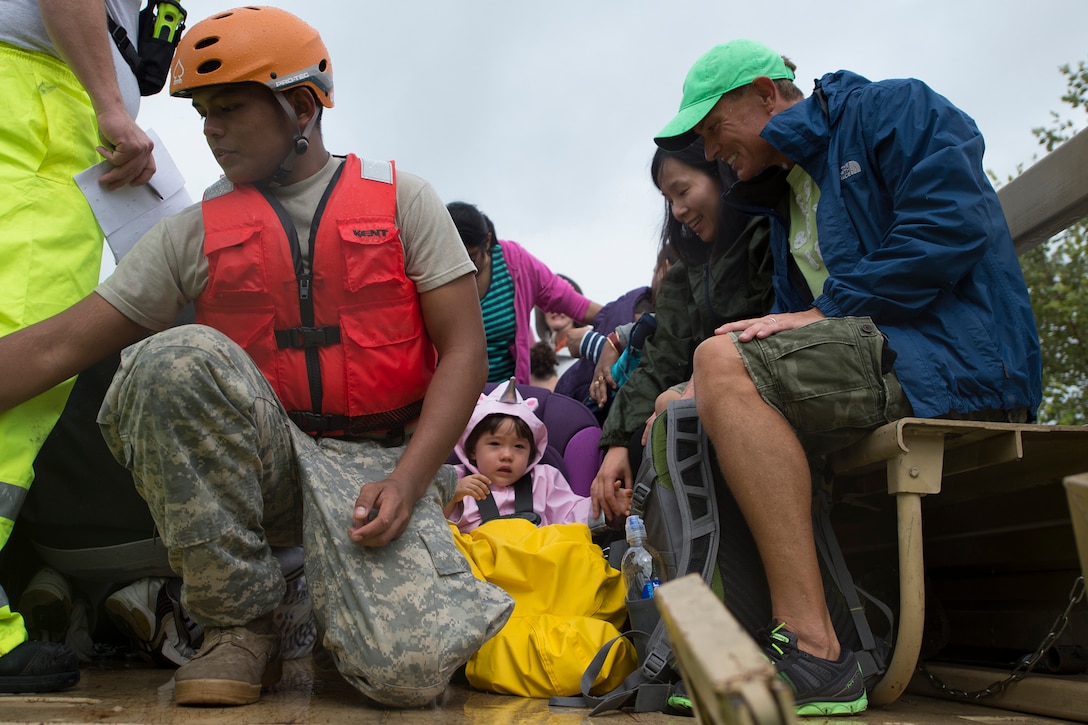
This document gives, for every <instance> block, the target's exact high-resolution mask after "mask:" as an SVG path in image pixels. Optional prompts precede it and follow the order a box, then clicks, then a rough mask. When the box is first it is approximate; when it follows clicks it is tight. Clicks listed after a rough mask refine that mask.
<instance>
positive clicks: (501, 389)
mask: <svg viewBox="0 0 1088 725" xmlns="http://www.w3.org/2000/svg"><path fill="white" fill-rule="evenodd" d="M539 406H540V401H538V400H537V399H536V398H529V399H527V400H526V399H525V398H522V397H521V393H520V392H518V389H517V387H516V386H515V385H514V379H513V378H511V379H510V380H509V382H507V383H505V384H503V383H500V384H499V385H497V386H495V389H494V390H493V391H491V393H490V394H489V395H483V394H482V393H481V395H480V398H479V399H478V400H477V401H476V408H475V409H474V410H473V411H472V416H471V417H470V418H469V419H468V425H466V426H465V430H464V432H462V433H461V437H460V438H459V439H458V440H457V445H456V446H454V448H453V451H454V453H456V454H457V458H458V460H460V461H461V463H462V464H464V466H465V467H466V468H468V469H469V470H470V471H472V472H473V473H479V471H478V470H477V469H476V465H475V464H474V463H472V462H471V461H469V459H468V454H467V453H466V452H465V441H466V440H467V439H468V437H469V435H470V434H471V433H472V431H474V430H475V429H476V426H478V425H479V424H480V421H482V420H483V419H484V418H486V417H487V416H489V415H491V414H492V413H502V414H503V415H512V416H514V417H516V418H521V419H522V420H523V421H525V423H526V424H527V425H528V426H529V430H531V431H532V432H533V442H534V444H535V446H536V455H534V456H533V458H532V459H530V461H529V468H530V469H531V468H532V467H533V466H535V465H536V464H537V463H540V459H541V458H543V457H544V449H545V448H547V447H548V429H547V428H545V427H544V422H543V421H541V420H540V418H537V417H536V414H535V413H534V412H533V411H535V410H536V409H537V408H538V407H539Z"/></svg>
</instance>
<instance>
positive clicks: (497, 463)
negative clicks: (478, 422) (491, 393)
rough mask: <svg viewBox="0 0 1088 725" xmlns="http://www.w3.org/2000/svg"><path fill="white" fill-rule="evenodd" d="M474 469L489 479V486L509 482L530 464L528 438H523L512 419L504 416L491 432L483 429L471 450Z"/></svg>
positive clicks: (504, 484)
mask: <svg viewBox="0 0 1088 725" xmlns="http://www.w3.org/2000/svg"><path fill="white" fill-rule="evenodd" d="M473 453H474V454H475V457H476V460H475V463H476V470H478V471H479V472H480V473H482V474H484V475H485V476H487V477H488V478H489V479H491V485H492V486H510V485H512V484H514V483H516V482H517V480H518V479H519V478H521V477H522V476H524V475H525V469H526V468H528V467H529V441H528V440H526V439H525V438H522V437H521V436H519V435H518V433H517V428H515V427H514V421H512V420H504V421H502V423H500V424H499V427H498V428H496V429H495V432H494V433H484V434H483V435H482V436H480V440H478V441H476V450H475V451H474V452H473Z"/></svg>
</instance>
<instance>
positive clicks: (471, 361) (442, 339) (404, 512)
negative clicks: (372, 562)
mask: <svg viewBox="0 0 1088 725" xmlns="http://www.w3.org/2000/svg"><path fill="white" fill-rule="evenodd" d="M420 300H421V302H422V305H423V322H424V324H425V325H426V327H427V333H428V334H429V335H430V337H431V340H432V341H433V342H434V346H435V349H436V350H437V351H438V367H437V369H436V370H435V372H434V377H433V378H432V379H431V384H430V387H428V389H427V395H426V397H425V398H424V401H423V412H422V413H421V414H420V417H419V424H418V425H417V426H416V430H415V433H413V434H412V438H411V440H410V441H409V442H408V445H407V447H406V448H405V449H404V455H403V456H401V459H400V461H399V462H398V463H397V467H396V468H395V469H393V472H392V473H390V474H389V477H388V478H386V479H385V480H384V481H377V482H374V483H368V484H366V485H364V486H363V488H362V491H361V492H360V493H359V498H358V499H357V500H356V502H355V505H356V507H357V508H356V512H355V514H356V517H355V520H354V523H353V528H352V530H351V537H352V539H354V540H355V541H356V542H358V543H360V544H363V545H365V546H382V545H384V544H387V543H389V542H390V541H392V540H393V539H395V538H397V537H398V536H400V535H401V534H402V533H404V529H405V528H406V527H407V526H408V520H409V519H410V518H411V516H412V507H413V506H414V505H415V503H416V501H418V500H419V498H420V497H421V496H422V495H423V493H424V492H425V491H426V490H427V486H428V485H429V484H430V482H431V479H432V478H434V474H435V473H436V472H437V471H438V467H439V466H441V465H442V464H443V463H444V462H445V460H446V457H447V456H448V455H449V452H450V451H451V450H453V446H454V444H455V443H456V442H457V439H458V437H460V435H461V433H462V431H464V429H465V426H466V425H467V424H468V419H469V416H470V415H471V413H472V410H473V406H474V404H475V403H476V399H477V398H478V397H479V395H480V391H481V390H482V389H483V386H484V381H485V380H486V379H487V353H486V350H487V345H486V340H485V338H484V325H483V318H482V317H481V316H480V300H479V296H478V295H477V292H476V280H475V279H474V278H473V276H472V275H464V276H462V277H458V278H457V279H455V280H453V281H452V282H449V283H448V284H444V285H442V286H441V287H437V288H435V289H433V290H431V291H429V292H424V293H422V294H421V295H420ZM360 508H361V509H364V510H362V511H360V510H359V509H360ZM371 508H376V509H377V510H378V513H377V518H376V519H375V520H374V521H372V522H370V523H365V522H366V519H367V515H368V512H369V510H370V509H371Z"/></svg>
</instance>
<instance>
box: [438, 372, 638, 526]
mask: <svg viewBox="0 0 1088 725" xmlns="http://www.w3.org/2000/svg"><path fill="white" fill-rule="evenodd" d="M537 405H538V401H537V399H536V398H529V399H528V400H525V399H523V398H522V397H521V394H520V393H519V392H518V390H517V388H516V387H515V386H514V381H513V380H511V381H510V382H509V383H507V384H506V385H500V386H498V387H496V388H495V390H494V391H492V392H491V394H490V395H481V396H480V399H479V400H478V401H477V403H476V409H475V410H474V411H473V413H472V417H471V418H469V422H468V425H467V426H466V428H465V432H464V433H463V434H462V436H461V439H460V440H459V441H458V442H457V446H456V447H455V448H454V451H455V452H456V454H457V457H458V458H459V459H460V460H461V464H460V465H458V466H457V470H458V475H459V476H460V478H459V479H458V481H457V490H456V492H455V493H454V496H453V500H452V501H450V503H449V504H447V505H446V507H445V509H444V511H445V515H446V518H447V519H449V520H450V521H451V522H452V523H454V524H456V525H457V528H458V529H460V530H461V531H462V532H466V533H467V532H469V531H471V530H472V529H474V528H476V527H477V526H479V525H480V524H481V523H484V522H486V521H490V520H492V519H496V518H512V517H519V518H525V519H528V520H530V521H532V522H533V523H534V524H537V525H538V526H543V525H545V524H567V523H584V524H587V525H589V527H590V528H591V529H598V528H600V527H603V526H604V525H605V524H604V518H603V516H598V517H597V518H596V519H594V518H593V513H592V509H593V502H592V500H591V499H589V498H588V497H583V496H579V495H578V494H576V493H575V492H574V491H572V490H571V488H570V485H569V484H568V483H567V481H566V479H565V478H564V477H563V474H562V473H561V472H560V471H559V470H558V469H556V468H555V467H554V466H549V465H548V464H546V463H541V462H540V459H541V458H542V457H543V456H544V450H545V448H547V445H548V431H547V429H546V428H545V427H544V423H543V422H542V421H541V420H540V419H539V418H537V417H536V414H535V413H534V412H533V411H534V410H535V409H536V407H537ZM624 493H626V497H627V498H628V499H629V498H630V496H631V492H630V491H626V492H624V491H621V492H619V494H620V495H621V496H622V495H624Z"/></svg>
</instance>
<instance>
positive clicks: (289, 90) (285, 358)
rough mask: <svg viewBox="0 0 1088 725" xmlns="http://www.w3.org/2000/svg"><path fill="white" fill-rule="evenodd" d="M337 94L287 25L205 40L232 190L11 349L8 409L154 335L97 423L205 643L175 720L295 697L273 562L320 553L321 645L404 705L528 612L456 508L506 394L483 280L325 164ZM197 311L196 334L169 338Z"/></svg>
mask: <svg viewBox="0 0 1088 725" xmlns="http://www.w3.org/2000/svg"><path fill="white" fill-rule="evenodd" d="M332 79H333V77H332V63H331V60H330V59H329V56H328V52H327V50H326V48H325V45H324V43H323V42H322V41H321V38H320V36H319V35H318V33H317V31H316V30H314V29H313V28H312V27H310V26H309V25H307V24H306V23H305V22H303V21H302V20H300V19H299V18H297V17H295V16H294V15H291V14H290V13H287V12H285V11H283V10H279V9H276V8H269V7H243V8H237V9H234V10H228V11H225V12H222V13H219V14H216V15H214V16H212V17H210V18H208V19H206V20H204V21H202V22H200V23H198V24H197V25H195V26H193V27H192V28H191V29H190V30H189V31H188V32H186V33H185V35H184V36H183V38H182V41H181V44H180V45H179V46H178V50H177V54H176V55H175V57H174V63H173V67H172V70H171V78H170V91H171V93H172V94H173V95H175V96H180V97H183V98H189V99H191V102H192V105H193V108H194V109H195V111H196V112H197V113H199V114H200V115H201V117H202V118H203V119H204V136H205V139H206V141H207V143H208V146H209V148H210V149H211V151H212V153H213V154H214V155H215V158H216V160H217V161H218V162H219V164H220V166H221V167H222V169H223V172H224V174H225V177H224V178H223V179H222V180H221V181H220V182H218V183H217V184H215V185H213V186H212V187H211V188H210V189H208V190H207V191H206V192H205V194H204V199H203V201H202V202H201V203H200V204H198V205H194V206H192V207H190V208H188V209H186V210H184V211H182V212H181V213H180V214H178V215H176V216H173V217H170V218H167V219H165V220H163V221H162V222H160V223H159V224H158V225H156V226H155V227H154V228H153V229H151V230H150V231H149V232H148V233H147V234H146V235H145V236H144V237H143V238H142V239H141V240H140V241H139V242H138V243H137V244H136V246H135V248H134V249H133V250H132V251H131V252H130V253H129V254H128V255H126V256H125V257H124V258H123V259H122V260H121V261H120V263H119V264H118V266H117V269H116V271H115V272H114V274H113V275H112V276H111V277H110V278H109V279H108V280H106V282H104V283H103V284H102V285H100V286H99V287H98V288H97V289H96V291H95V292H94V293H92V294H91V295H89V296H88V297H86V298H84V299H83V300H82V301H80V302H78V303H76V305H75V306H73V307H71V308H69V309H68V310H66V311H64V312H61V313H59V314H57V315H55V316H53V317H51V318H48V319H46V320H44V321H42V322H40V323H38V324H36V325H33V326H31V327H28V328H26V329H24V330H22V331H19V332H15V333H13V334H11V335H8V336H7V337H5V338H3V339H0V381H2V382H0V410H2V409H5V408H8V407H11V406H13V405H16V404H18V403H19V402H20V401H22V400H25V399H27V398H29V397H31V396H33V395H35V394H36V393H38V392H40V391H42V390H45V389H47V388H48V387H50V386H52V385H54V384H56V383H57V382H59V381H61V380H64V379H66V378H67V377H69V376H71V375H73V374H74V373H76V372H78V371H80V370H82V369H84V368H86V367H87V366H88V365H90V364H91V363H93V362H95V361H96V360H99V359H100V358H102V357H103V356H105V355H106V354H108V353H110V352H113V351H115V350H117V349H118V348H120V347H122V346H124V345H128V344H130V343H133V342H136V341H137V340H139V339H140V338H142V337H145V336H147V335H148V333H149V332H153V333H154V334H151V335H150V336H148V337H146V339H143V340H140V341H139V342H136V344H133V345H131V346H130V347H128V348H127V349H126V350H125V351H124V353H123V355H122V362H121V367H120V369H119V370H118V373H117V376H116V377H115V378H114V381H113V384H112V386H111V387H110V390H109V391H108V393H107V395H106V399H105V401H104V403H103V406H102V409H101V411H100V413H99V423H100V424H101V426H102V429H103V432H104V435H105V437H106V440H107V443H108V444H109V445H110V448H111V450H112V451H113V453H114V455H115V456H116V457H117V459H118V461H120V462H121V463H122V464H123V465H125V466H126V467H128V468H129V469H130V470H131V471H132V475H133V479H134V481H135V482H136V487H137V489H138V490H139V492H140V494H141V495H142V496H143V497H144V498H145V499H147V501H148V504H149V507H150V510H151V513H152V516H153V517H154V518H155V522H156V525H157V527H158V533H159V534H160V535H161V536H162V539H163V541H164V542H165V544H166V545H167V547H168V549H169V555H170V564H171V566H172V567H173V568H174V570H175V571H177V573H178V574H179V575H180V576H181V577H182V580H183V588H182V594H181V596H182V602H183V604H184V605H185V607H186V609H187V610H188V612H189V613H190V615H191V616H192V618H193V619H194V620H196V621H197V622H199V623H201V624H203V625H204V628H205V636H204V644H203V646H202V647H201V649H200V651H199V652H198V653H197V655H196V656H195V657H194V658H193V659H192V660H191V661H190V662H188V663H187V664H185V665H183V666H182V667H181V668H180V669H178V671H177V673H176V675H175V687H174V698H175V701H176V702H177V703H178V704H182V705H241V704H247V703H251V702H255V701H256V700H257V699H258V698H259V697H260V693H261V688H262V687H267V686H270V685H273V684H275V682H276V681H277V680H278V679H279V677H280V673H281V663H280V659H281V658H280V642H279V635H278V633H277V630H276V629H275V627H274V626H273V622H272V610H273V608H274V607H275V606H276V605H277V604H278V603H279V602H280V600H281V599H282V597H283V593H284V589H285V582H284V578H283V574H282V571H281V568H280V565H279V564H278V562H277V560H276V559H275V557H273V556H272V551H271V546H274V545H285V546H291V545H299V544H303V545H304V547H305V554H306V578H307V581H308V584H309V586H310V588H311V593H312V596H313V599H314V611H315V614H316V615H317V618H318V621H319V622H320V623H321V625H322V627H323V628H324V630H325V631H324V637H323V643H324V645H325V647H326V648H327V649H328V651H329V653H330V654H331V656H332V660H333V661H334V663H335V665H336V667H337V669H338V670H339V671H340V673H341V674H342V675H343V676H344V678H345V679H346V680H348V682H350V683H351V684H352V685H353V686H355V687H356V688H357V689H359V690H360V691H362V692H363V693H365V694H366V695H367V696H369V697H371V698H373V699H374V700H377V701H379V702H382V703H385V704H388V705H393V706H402V707H406V706H420V705H424V704H426V703H428V702H430V701H431V700H433V699H434V698H435V697H436V696H437V695H439V694H441V693H442V691H443V690H444V689H445V687H446V685H447V683H448V681H449V679H450V677H451V675H452V674H453V672H454V671H455V670H456V669H457V668H458V667H459V666H460V665H461V664H463V663H464V662H465V661H466V660H467V659H468V658H469V657H470V656H471V655H473V654H474V653H475V652H476V650H477V649H478V648H479V646H480V645H481V644H482V643H483V642H484V641H485V640H486V639H487V638H488V637H490V636H491V635H492V634H494V633H495V632H496V631H497V630H498V629H499V628H500V627H501V626H502V624H503V623H504V622H505V620H506V618H507V617H508V616H509V613H510V611H511V609H512V606H513V602H512V600H511V599H510V598H509V597H508V596H507V595H506V594H505V593H503V592H502V591H501V590H500V589H499V588H498V587H495V586H492V585H490V584H487V583H484V582H481V581H479V580H477V579H476V578H475V577H474V576H473V575H472V573H471V571H470V570H469V566H468V563H467V562H466V561H465V559H464V557H463V556H462V555H461V554H460V553H459V552H458V550H457V548H456V547H455V546H454V542H453V537H452V534H451V532H450V530H449V527H448V525H447V524H446V521H445V519H444V517H443V515H442V507H441V503H442V501H443V500H444V499H448V498H449V497H450V496H452V494H453V490H454V488H455V486H456V476H455V474H454V472H453V469H452V468H450V467H442V463H443V461H444V460H445V458H446V456H447V455H448V454H449V452H450V451H451V450H452V449H453V445H454V443H456V441H457V437H458V435H459V434H460V433H461V431H462V429H463V428H464V426H465V423H466V422H467V421H468V417H469V414H470V413H471V412H472V409H473V405H474V403H475V402H476V397H477V395H478V393H479V390H480V389H482V387H483V382H484V377H485V375H486V372H487V361H486V357H485V345H484V333H483V322H482V319H481V315H480V305H479V302H478V298H477V296H476V283H475V280H474V277H473V272H474V268H473V266H472V263H471V262H470V261H469V258H468V255H467V254H466V253H465V249H464V246H463V245H462V243H461V240H460V237H459V235H458V233H457V229H456V227H454V225H453V221H452V220H451V219H450V216H449V214H448V213H447V211H446V209H445V206H444V205H443V203H442V201H441V200H440V199H439V198H438V195H437V194H436V193H435V192H434V190H433V189H432V188H431V186H430V185H428V184H427V183H426V182H425V181H423V180H422V179H420V178H419V177H416V176H413V175H411V174H407V173H403V172H401V171H399V170H398V169H396V168H395V167H394V164H393V163H392V162H389V161H369V160H363V159H360V158H358V157H356V156H354V155H350V154H349V155H347V156H334V155H332V154H331V153H329V151H328V150H326V148H325V146H324V142H323V139H322V133H321V125H320V119H321V116H322V113H323V111H324V110H325V109H329V108H332V106H333V83H332ZM188 302H193V303H194V304H195V308H196V317H197V321H198V322H199V323H201V324H197V325H185V326H180V327H173V328H170V325H171V322H172V321H173V320H174V318H175V317H176V316H177V314H178V312H179V311H180V310H181V308H182V307H183V306H184V305H186V304H187V303H188ZM168 328H170V329H168ZM27 361H34V362H35V364H33V365H27ZM151 694H152V695H154V693H151Z"/></svg>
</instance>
